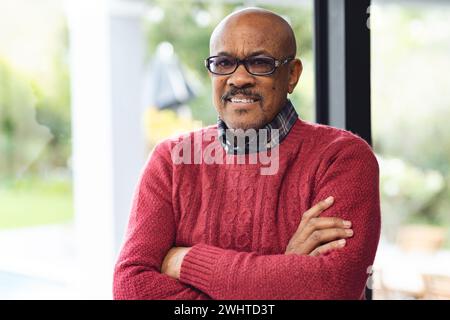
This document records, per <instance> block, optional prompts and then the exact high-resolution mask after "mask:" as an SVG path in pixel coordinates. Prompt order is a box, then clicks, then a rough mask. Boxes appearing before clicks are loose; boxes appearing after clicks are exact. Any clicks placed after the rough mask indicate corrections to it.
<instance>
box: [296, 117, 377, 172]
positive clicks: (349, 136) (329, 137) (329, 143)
mask: <svg viewBox="0 0 450 320" xmlns="http://www.w3.org/2000/svg"><path fill="white" fill-rule="evenodd" d="M300 130H301V135H302V136H303V138H304V141H305V142H306V143H305V144H306V146H307V152H309V153H311V154H314V155H315V156H316V157H318V158H320V160H321V161H322V162H324V163H326V164H330V163H334V162H336V161H338V162H343V163H347V164H352V165H356V164H359V163H361V164H364V165H368V166H372V167H373V168H374V169H375V170H377V171H378V162H377V159H376V156H375V154H374V152H373V149H372V147H371V146H370V145H369V144H368V143H367V142H366V141H365V140H364V139H362V138H361V137H360V136H358V135H357V134H354V133H353V132H350V131H348V130H344V129H340V128H335V127H332V126H327V125H322V124H316V123H310V122H307V121H303V120H300Z"/></svg>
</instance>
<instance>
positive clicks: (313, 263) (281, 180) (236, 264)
mask: <svg viewBox="0 0 450 320" xmlns="http://www.w3.org/2000/svg"><path fill="white" fill-rule="evenodd" d="M210 55H211V56H210V57H209V58H207V59H206V61H205V64H206V67H207V68H208V71H209V73H210V76H211V81H212V84H213V102H214V106H215V108H216V110H217V113H218V123H217V124H216V125H214V126H210V127H206V128H203V129H201V130H198V131H195V132H192V133H190V134H188V135H187V136H182V137H179V138H177V139H168V140H165V141H163V142H161V143H160V144H159V145H158V146H157V147H156V148H155V150H154V151H153V153H152V155H151V157H150V159H149V161H148V162H147V164H146V166H145V168H144V170H143V173H142V176H141V179H140V181H139V184H138V187H137V191H136V194H135V198H134V203H133V208H132V212H131V216H130V221H129V226H128V230H127V234H126V239H125V243H124V246H123V248H122V250H121V253H120V256H119V259H118V262H117V264H116V269H115V274H114V297H115V298H116V299H360V298H363V297H364V289H365V284H366V280H367V277H368V270H370V267H371V265H372V263H373V260H374V257H375V252H376V248H377V244H378V240H379V235H380V203H379V189H378V187H379V186H378V183H379V181H378V180H379V172H378V164H377V161H376V158H375V157H374V155H373V152H372V150H371V148H370V146H369V145H368V144H367V143H366V142H365V141H363V140H362V139H361V138H359V137H358V136H356V135H354V134H352V133H350V132H348V131H345V130H341V129H336V128H332V127H329V126H324V125H317V124H312V123H308V122H306V121H303V120H301V119H300V118H299V117H298V115H297V113H296V112H295V109H294V107H293V106H292V104H291V102H290V100H289V99H288V94H290V93H292V92H293V90H294V88H295V86H296V85H297V82H298V80H299V77H300V75H301V73H302V64H301V61H300V60H299V59H298V58H296V41H295V36H294V32H293V30H292V29H291V27H290V26H289V24H288V23H287V22H286V21H285V20H284V19H283V18H281V17H280V16H278V15H276V14H275V13H273V12H270V11H267V10H263V9H259V8H248V9H243V10H240V11H237V12H235V13H233V14H231V15H229V16H227V17H226V18H225V19H224V20H223V21H222V22H221V23H220V24H219V25H218V26H217V27H216V28H215V30H214V32H213V34H212V35H211V40H210ZM248 131H252V132H253V135H251V134H250V135H247V134H246V132H248ZM262 133H265V134H262ZM267 133H268V134H267ZM241 137H244V139H240V138H241ZM238 140H239V141H241V142H242V141H243V143H237V142H236V141H238ZM186 142H188V143H186ZM208 152H209V153H208ZM206 153H208V156H206V155H205V154H206ZM262 154H265V156H266V159H270V160H271V161H273V162H276V165H275V166H272V168H271V170H269V171H268V172H263V171H262V170H261V169H263V168H262V167H263V164H262V161H261V159H263V157H260V159H259V160H258V159H256V161H253V162H251V161H249V160H251V159H250V158H251V157H252V156H260V155H262ZM180 159H181V160H180ZM192 159H194V160H197V161H192ZM202 160H203V161H202ZM253 160H255V159H253ZM266 164H267V163H266Z"/></svg>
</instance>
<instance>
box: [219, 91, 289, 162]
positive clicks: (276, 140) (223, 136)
mask: <svg viewBox="0 0 450 320" xmlns="http://www.w3.org/2000/svg"><path fill="white" fill-rule="evenodd" d="M297 119H298V114H297V112H296V111H295V109H294V106H293V105H292V103H291V101H290V100H289V99H288V100H287V101H286V104H285V105H284V107H283V108H282V109H281V111H280V112H279V113H278V114H277V115H276V116H275V118H274V119H273V120H272V121H271V122H270V123H268V124H266V125H265V126H264V127H263V128H261V129H258V130H247V131H245V134H244V135H243V136H242V135H241V136H239V135H238V134H235V133H234V132H233V130H229V129H228V127H227V125H226V124H225V122H224V121H223V120H222V119H220V117H218V118H217V130H218V135H219V141H220V143H221V144H222V147H223V148H224V149H225V150H226V151H227V153H228V154H234V155H236V154H249V153H256V152H260V151H265V150H268V149H270V148H273V147H275V146H277V145H278V144H280V143H281V142H282V141H283V140H284V139H285V138H286V137H287V135H288V133H289V131H290V130H291V128H292V126H293V125H294V124H295V122H296V121H297ZM242 132H243V131H242ZM239 137H241V138H239Z"/></svg>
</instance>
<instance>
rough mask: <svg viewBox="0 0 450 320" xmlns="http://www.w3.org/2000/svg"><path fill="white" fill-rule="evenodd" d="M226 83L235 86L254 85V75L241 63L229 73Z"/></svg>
mask: <svg viewBox="0 0 450 320" xmlns="http://www.w3.org/2000/svg"><path fill="white" fill-rule="evenodd" d="M227 85H229V86H232V87H237V88H244V87H252V86H254V85H255V77H254V76H253V75H251V74H250V73H248V72H247V69H245V67H244V65H243V64H241V65H239V66H238V68H237V69H236V71H235V72H234V73H232V74H230V75H229V77H228V79H227Z"/></svg>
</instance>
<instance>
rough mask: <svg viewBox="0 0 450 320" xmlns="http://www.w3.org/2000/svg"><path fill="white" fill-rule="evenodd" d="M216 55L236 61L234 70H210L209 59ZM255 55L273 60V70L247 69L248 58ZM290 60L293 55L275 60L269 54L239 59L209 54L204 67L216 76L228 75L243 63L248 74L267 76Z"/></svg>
mask: <svg viewBox="0 0 450 320" xmlns="http://www.w3.org/2000/svg"><path fill="white" fill-rule="evenodd" d="M218 57H229V58H232V59H234V60H235V61H236V66H235V68H234V70H233V71H231V72H227V73H217V72H213V71H211V68H210V64H211V59H213V58H218ZM256 57H261V58H270V59H272V60H273V61H274V67H273V70H271V71H269V72H264V73H253V72H250V70H248V67H247V61H248V59H249V58H256ZM291 60H295V57H287V58H285V59H282V60H277V59H275V58H274V57H270V56H250V57H247V58H244V59H242V60H241V59H238V58H234V57H231V56H223V55H221V56H211V57H208V58H206V59H205V67H206V68H207V69H208V71H209V72H211V73H212V74H215V75H218V76H228V75H230V74H233V73H234V72H236V70H237V68H239V66H240V65H241V64H242V65H244V68H245V70H247V72H248V73H249V74H251V75H254V76H268V75H271V74H273V73H274V72H275V71H276V70H277V68H279V67H281V66H282V65H284V64H286V63H288V62H289V61H291Z"/></svg>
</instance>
